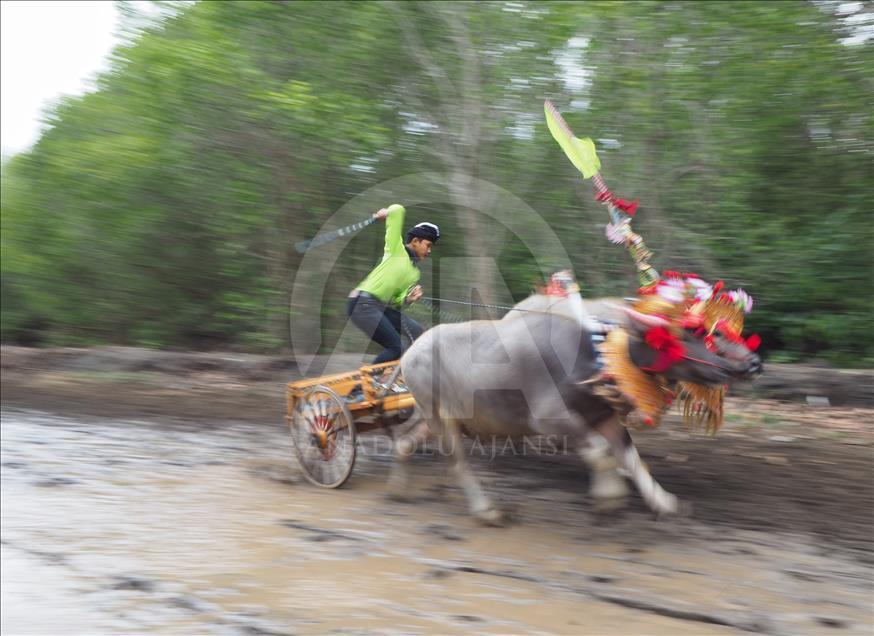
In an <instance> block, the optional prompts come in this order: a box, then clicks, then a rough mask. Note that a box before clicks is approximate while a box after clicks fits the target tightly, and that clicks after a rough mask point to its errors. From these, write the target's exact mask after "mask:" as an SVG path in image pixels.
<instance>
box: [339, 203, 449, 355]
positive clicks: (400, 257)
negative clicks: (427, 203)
mask: <svg viewBox="0 0 874 636" xmlns="http://www.w3.org/2000/svg"><path fill="white" fill-rule="evenodd" d="M405 213H406V211H405V210H404V207H403V206H402V205H398V204H394V205H391V206H389V207H388V208H383V209H381V210H380V211H379V212H377V213H375V214H374V215H373V218H374V219H376V220H378V221H385V226H386V227H385V249H384V251H383V256H382V260H381V261H380V262H379V264H378V265H377V266H376V267H375V268H374V269H373V270H372V271H371V272H370V274H368V275H367V277H366V278H365V279H364V280H363V281H361V282H360V283H359V284H358V286H357V287H356V288H355V289H353V290H352V292H351V293H350V294H349V300H348V303H347V307H346V311H347V314H348V315H349V319H350V320H351V321H352V323H353V324H354V325H355V326H356V327H358V328H359V329H361V331H363V332H364V333H365V334H366V335H367V336H368V337H369V338H371V339H372V340H373V341H374V342H376V343H377V344H379V345H381V346H382V347H383V351H382V353H380V354H379V355H378V356H376V358H375V359H374V360H373V364H380V363H383V362H390V361H392V360H397V359H399V358H400V357H401V353H402V352H403V347H402V336H403V335H406V336H407V338H408V339H409V340H410V342H412V341H413V340H415V339H416V338H418V337H419V336H421V335H422V332H423V329H422V327H421V325H419V323H417V322H416V321H415V320H413V319H412V318H410V317H409V316H407V315H405V314H404V313H403V311H402V310H403V307H404V305H409V304H412V303H414V302H416V301H417V300H419V298H421V297H422V286H421V285H419V284H418V283H419V277H420V276H421V272H420V271H419V263H421V262H422V261H423V260H425V259H426V258H428V256H430V254H431V248H432V247H433V245H434V244H435V243H436V242H437V241H438V240H439V239H440V228H438V227H437V226H436V225H434V224H433V223H428V222H423V223H419V224H417V225H415V226H413V228H412V229H410V230H409V231H408V232H407V234H406V241H404V240H402V238H401V229H402V228H403V225H404V215H405Z"/></svg>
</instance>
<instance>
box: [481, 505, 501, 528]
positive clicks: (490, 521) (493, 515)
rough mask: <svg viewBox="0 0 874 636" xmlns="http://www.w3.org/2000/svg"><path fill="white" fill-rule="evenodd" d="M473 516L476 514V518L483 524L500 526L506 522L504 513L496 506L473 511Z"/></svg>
mask: <svg viewBox="0 0 874 636" xmlns="http://www.w3.org/2000/svg"><path fill="white" fill-rule="evenodd" d="M474 516H476V520H477V521H479V522H480V523H481V524H482V525H484V526H490V527H493V528H500V527H502V526H505V525H506V524H507V517H506V515H505V514H504V513H503V512H501V511H500V510H498V509H497V508H486V509H485V510H480V511H479V512H475V513H474Z"/></svg>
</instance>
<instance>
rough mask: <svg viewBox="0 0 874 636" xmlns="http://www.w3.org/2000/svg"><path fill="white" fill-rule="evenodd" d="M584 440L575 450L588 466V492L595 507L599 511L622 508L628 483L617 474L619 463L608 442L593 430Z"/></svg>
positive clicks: (626, 494)
mask: <svg viewBox="0 0 874 636" xmlns="http://www.w3.org/2000/svg"><path fill="white" fill-rule="evenodd" d="M586 442H587V443H586V445H585V446H581V447H580V448H579V449H578V451H577V452H578V453H579V455H580V457H582V459H583V461H584V462H585V463H586V465H587V466H588V467H589V474H590V475H591V485H590V486H589V494H590V495H591V496H592V499H593V500H594V501H595V508H596V509H597V510H599V511H601V512H608V511H612V510H617V509H619V508H622V507H623V506H624V505H625V501H626V498H627V496H628V485H627V484H626V482H625V478H624V477H622V475H620V474H619V470H618V468H619V464H618V462H617V460H616V456H615V454H614V453H613V452H612V449H611V445H610V442H608V441H607V440H606V439H605V438H604V436H603V435H601V434H599V433H597V432H595V431H591V432H590V433H589V434H588V435H587V438H586Z"/></svg>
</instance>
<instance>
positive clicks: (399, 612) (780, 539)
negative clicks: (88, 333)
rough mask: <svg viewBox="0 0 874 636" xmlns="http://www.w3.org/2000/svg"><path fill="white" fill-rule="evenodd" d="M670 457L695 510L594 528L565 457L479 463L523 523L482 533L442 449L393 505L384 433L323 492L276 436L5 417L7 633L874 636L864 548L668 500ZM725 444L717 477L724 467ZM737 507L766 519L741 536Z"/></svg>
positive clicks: (633, 514) (172, 424)
mask: <svg viewBox="0 0 874 636" xmlns="http://www.w3.org/2000/svg"><path fill="white" fill-rule="evenodd" d="M727 444H728V442H727ZM670 448H671V451H670V453H668V452H662V451H660V450H659V448H655V450H653V451H652V453H651V454H650V456H649V460H650V461H651V463H652V464H653V469H654V472H655V474H656V475H657V476H659V475H660V474H661V475H664V476H665V479H664V481H665V485H666V486H667V487H669V488H672V489H674V490H675V491H678V494H680V496H682V497H684V498H685V499H689V498H693V499H694V498H697V499H698V501H695V502H693V503H694V504H695V505H698V504H703V514H702V515H698V516H693V518H691V519H677V520H668V521H655V520H653V519H652V517H651V516H650V515H649V514H648V513H647V511H646V510H645V509H644V507H643V504H642V503H641V502H640V501H639V500H633V501H632V503H631V506H630V508H629V509H628V510H627V511H625V512H624V513H622V514H620V515H618V516H616V517H611V518H607V519H605V518H602V517H599V516H597V515H595V514H594V513H593V511H592V510H591V508H590V505H589V501H588V498H587V497H586V487H587V484H586V477H585V474H584V471H583V470H582V469H581V467H580V466H578V465H577V464H576V462H575V461H574V460H573V459H572V458H569V457H557V458H556V457H553V458H538V457H512V458H499V459H498V460H495V461H489V460H488V459H484V458H479V459H476V458H475V459H474V467H475V470H477V472H478V474H479V476H480V477H481V478H483V480H484V483H485V485H486V487H487V488H488V489H489V490H490V492H492V493H493V494H494V495H495V497H496V499H497V500H499V501H500V502H501V504H502V505H503V507H504V508H506V509H509V510H510V511H511V512H512V514H513V516H514V520H515V522H514V524H513V525H511V526H510V527H507V528H483V527H480V526H478V525H476V524H475V523H474V522H473V521H471V520H470V519H469V518H468V517H467V516H466V510H465V503H464V501H463V500H462V498H461V494H460V493H459V492H458V491H456V489H455V488H454V487H451V486H450V485H447V484H448V482H447V480H446V476H445V470H444V466H443V463H442V461H441V460H440V458H439V457H435V456H428V455H421V456H417V457H416V458H415V461H414V464H413V468H414V473H415V488H414V492H415V493H416V496H415V498H414V501H413V503H410V504H400V503H394V502H391V501H389V500H387V499H386V498H385V496H384V494H385V489H384V486H383V482H384V480H385V477H386V475H387V472H388V467H389V463H388V457H387V456H385V454H384V453H385V452H386V451H387V449H388V444H387V442H386V443H384V444H373V443H371V444H370V445H368V446H367V447H366V448H365V449H363V451H362V452H363V453H364V454H363V456H360V457H359V461H358V464H357V466H356V470H355V473H354V475H353V477H352V480H351V481H350V483H349V486H348V487H346V488H343V489H340V490H336V491H320V490H317V489H315V488H314V487H312V486H310V485H308V484H307V483H306V482H303V481H302V480H300V478H299V476H298V474H297V472H296V470H295V469H294V464H293V461H292V460H291V454H292V451H291V442H290V440H289V439H288V437H287V435H286V434H285V431H284V430H283V428H282V427H281V426H278V425H277V426H270V425H261V426H259V425H254V424H249V423H239V422H211V424H210V426H209V427H204V426H202V425H200V424H198V423H196V422H191V421H175V420H173V419H170V418H163V417H157V418H156V417H149V418H142V419H119V418H97V417H85V416H77V417H75V418H74V417H70V418H65V417H58V416H55V415H52V414H49V413H43V412H38V411H33V410H26V409H18V408H4V410H3V411H2V521H3V524H2V610H0V613H2V632H3V633H4V634H37V633H40V634H45V633H66V634H95V633H101V634H104V633H106V634H109V633H131V632H137V633H143V632H148V633H167V634H191V633H208V634H212V633H214V634H297V633H356V634H369V633H372V634H382V633H387V632H389V633H443V634H445V633H469V632H476V633H505V634H506V633H525V634H528V633H561V634H641V633H647V634H690V635H691V634H695V635H699V634H728V633H743V632H753V633H766V634H823V633H835V634H870V633H871V630H872V606H871V603H872V591H874V586H872V570H871V560H870V557H869V558H868V559H867V560H866V558H865V557H864V555H865V554H867V552H866V545H865V543H864V541H861V543H860V541H859V540H858V537H856V535H853V536H854V537H856V538H855V544H853V545H855V546H856V549H855V550H844V549H838V550H835V549H832V548H833V546H831V545H829V542H828V541H827V540H826V539H825V538H823V535H817V534H816V533H815V532H811V531H809V530H810V528H808V527H803V528H802V527H800V526H799V525H798V524H793V523H791V522H788V521H787V522H786V523H782V524H781V513H780V509H779V505H778V504H779V503H780V499H779V498H778V496H779V493H775V492H773V491H770V490H768V488H762V489H761V492H760V496H758V497H753V496H752V495H751V493H752V492H753V490H754V489H743V488H735V489H734V491H729V490H726V491H724V492H723V493H722V496H723V497H724V498H725V501H726V502H727V503H726V504H724V505H722V504H720V502H719V495H718V493H716V492H714V491H708V492H707V494H706V495H705V494H703V493H704V486H703V485H702V484H700V483H699V484H696V485H695V486H694V487H692V486H686V487H685V488H684V487H679V488H673V486H674V485H677V486H680V485H681V484H684V483H685V484H688V483H689V477H690V474H688V473H677V472H676V471H687V470H689V467H690V465H691V464H694V463H695V460H694V459H688V460H682V461H678V460H677V457H681V456H682V454H683V452H684V451H685V452H686V453H687V454H688V453H690V449H689V448H685V449H684V447H683V446H682V443H679V442H675V443H674V444H673V445H672V446H671V447H670ZM678 448H679V450H678ZM852 448H853V449H854V450H861V449H860V448H859V447H856V446H854V447H852ZM715 450H716V447H714V448H711V449H710V451H711V452H710V454H709V456H708V457H709V459H707V461H708V462H710V465H711V466H714V467H716V468H717V469H718V467H719V466H718V462H729V460H730V458H731V457H733V456H731V455H728V454H726V453H715V452H714V451H715ZM868 450H870V449H868ZM671 453H673V459H666V458H667V457H668V455H670V454H671ZM644 455H645V456H646V452H645V449H644ZM827 457H828V456H827ZM824 461H825V460H824ZM763 465H765V466H768V467H769V468H770V469H771V470H774V471H777V470H780V469H781V468H783V467H782V466H777V465H770V464H767V462H764V463H763ZM860 465H861V464H860ZM672 471H673V472H672ZM720 473H721V474H722V475H723V476H725V475H734V477H735V478H737V479H741V478H743V477H744V475H737V474H736V473H732V472H731V471H730V470H729V469H728V468H726V470H725V471H720ZM746 477H747V478H749V477H750V475H749V474H747V475H746ZM674 481H675V482H676V484H672V483H671V482H674ZM779 486H780V484H779V483H778V484H777V486H774V484H772V488H773V487H779ZM847 486H851V484H847ZM684 490H685V491H684ZM799 496H801V498H802V499H803V493H801V494H800V495H799V493H785V497H784V499H785V500H788V501H790V502H791V501H792V500H793V497H794V499H798V498H799ZM745 497H749V498H750V501H745V502H741V503H738V501H737V500H738V498H741V499H743V498H745ZM787 505H788V504H787ZM860 505H864V501H863V502H861V504H860ZM744 506H746V508H744V509H748V508H749V507H756V509H757V512H758V514H761V515H763V517H765V518H770V519H772V520H773V521H774V523H772V524H770V525H768V526H767V527H764V528H762V529H755V528H756V523H749V521H750V519H753V521H754V520H755V519H756V517H755V515H754V514H753V516H752V517H747V518H746V519H745V520H742V522H741V523H733V522H732V519H733V518H734V517H736V515H734V514H733V511H734V510H735V508H743V507H744ZM763 506H764V507H765V509H764V510H763V509H762V507H763ZM769 507H770V510H768V508H769ZM699 509H701V507H700V506H699ZM848 510H850V512H849V513H848V514H852V510H854V508H850V509H848ZM720 511H722V512H720ZM720 514H722V515H723V517H725V519H723V518H720V517H719V515H720ZM751 514H752V513H751ZM841 521H842V520H838V519H833V520H832V523H841ZM846 521H848V522H849V521H853V520H852V519H847V520H846ZM863 521H864V517H860V518H857V519H856V520H855V522H856V523H861V522H863ZM750 526H752V527H750ZM860 546H861V548H860ZM859 555H862V558H860V557H859Z"/></svg>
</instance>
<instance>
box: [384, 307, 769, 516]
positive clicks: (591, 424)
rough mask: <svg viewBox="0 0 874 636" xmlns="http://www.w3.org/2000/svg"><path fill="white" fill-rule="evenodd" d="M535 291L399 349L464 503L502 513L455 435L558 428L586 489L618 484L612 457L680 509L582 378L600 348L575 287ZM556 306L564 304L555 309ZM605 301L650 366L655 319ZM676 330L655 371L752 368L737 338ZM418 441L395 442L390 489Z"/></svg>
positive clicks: (652, 496) (713, 372) (733, 373)
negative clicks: (559, 295) (502, 310)
mask: <svg viewBox="0 0 874 636" xmlns="http://www.w3.org/2000/svg"><path fill="white" fill-rule="evenodd" d="M540 296H541V297H540V298H536V297H535V298H534V299H528V300H527V301H523V303H520V305H519V307H520V308H527V309H531V311H526V312H512V314H513V315H511V316H508V317H505V318H504V319H502V320H497V321H472V322H466V323H460V324H445V325H439V326H437V327H435V328H433V329H431V330H430V331H428V332H426V333H425V334H424V335H423V336H422V337H421V338H419V339H418V340H417V341H416V342H415V343H414V344H413V345H412V346H411V347H410V349H409V350H408V351H407V352H406V353H405V354H404V356H403V357H402V359H401V369H402V373H403V377H404V379H405V381H406V383H407V385H408V387H409V388H410V390H411V391H412V393H413V395H414V396H415V398H416V404H417V406H416V411H415V413H414V415H413V417H414V418H419V419H421V420H423V421H425V422H427V425H428V427H429V428H430V430H431V431H432V432H433V433H435V434H437V435H438V437H439V438H440V439H441V449H443V450H445V452H446V453H447V454H448V455H449V456H450V458H451V460H452V466H453V471H454V473H455V476H456V477H457V479H458V480H459V482H460V484H461V486H462V488H463V489H464V491H465V493H466V495H467V497H468V501H469V504H470V510H471V512H472V513H473V514H474V515H475V516H476V517H478V518H479V519H480V520H482V521H484V522H486V523H500V521H501V517H502V515H501V512H500V511H499V510H498V509H497V508H495V506H494V505H493V504H492V502H491V501H490V499H489V498H488V496H487V495H486V493H485V492H484V491H483V489H482V487H481V486H480V484H479V481H478V480H477V479H476V477H475V476H474V475H473V473H472V472H471V469H470V467H469V464H468V461H467V458H466V457H465V453H464V450H463V446H462V438H463V436H464V435H465V434H467V435H469V436H474V437H478V438H489V437H492V438H494V437H501V438H507V437H510V438H518V437H523V436H551V437H554V438H555V437H558V438H561V439H562V440H565V442H566V443H567V446H568V447H570V448H573V449H574V450H576V452H577V453H578V454H579V455H580V456H581V457H582V459H583V460H584V461H586V462H587V464H588V465H589V467H590V468H591V469H592V471H593V476H594V477H593V481H592V490H591V494H592V495H593V496H594V497H596V498H598V499H611V498H614V497H618V496H621V495H623V494H624V492H625V490H626V487H625V483H624V481H623V480H622V479H621V478H620V477H619V476H618V474H617V472H616V467H617V465H618V467H619V468H620V469H622V470H623V471H624V472H625V473H626V474H627V475H628V476H629V477H630V478H631V480H632V481H633V482H634V484H635V485H636V487H637V488H638V490H639V492H640V493H641V495H642V497H643V498H644V500H645V501H646V503H647V504H648V506H649V507H650V508H651V509H652V510H653V511H654V512H656V513H657V514H666V513H668V514H669V513H675V512H677V511H678V508H679V502H678V500H677V498H676V497H675V496H674V495H672V494H670V493H668V492H666V491H665V490H664V489H663V488H662V487H661V486H660V485H659V484H658V483H657V482H656V481H655V480H654V479H653V478H652V476H651V475H650V473H649V471H648V470H647V468H646V466H645V465H644V463H643V462H642V460H641V458H640V456H639V455H638V452H637V450H636V448H635V447H634V444H633V443H632V441H631V437H630V435H629V434H628V432H627V430H626V428H625V427H624V426H623V425H622V424H621V423H620V419H619V416H618V414H617V412H616V411H615V410H614V408H613V407H612V406H611V404H610V403H609V402H608V401H606V400H604V399H603V398H602V397H600V396H599V395H597V394H596V393H595V392H594V391H593V390H592V385H591V384H588V383H587V382H586V381H587V380H589V379H591V378H592V377H593V376H595V375H596V373H597V371H598V368H597V359H596V352H595V349H594V346H593V344H592V339H591V338H590V334H589V332H588V331H587V330H586V328H585V325H586V324H587V320H586V319H585V316H583V318H581V317H580V314H579V312H578V311H577V309H578V308H575V304H576V303H575V302H574V301H575V298H573V297H572V298H571V299H570V302H566V303H565V304H561V303H557V302H556V299H555V298H550V297H546V296H542V295H540ZM577 297H578V296H577ZM567 300H568V299H563V302H564V301H567ZM557 306H560V307H562V308H563V310H559V311H556V309H557ZM609 307H610V308H611V309H610V310H611V311H618V312H620V313H621V314H622V316H623V317H624V318H627V319H626V320H625V321H624V322H625V326H624V327H623V328H624V329H625V331H626V332H627V333H628V336H629V348H628V352H629V355H630V358H631V360H632V361H633V363H634V364H635V365H636V366H637V367H639V368H641V369H648V368H652V366H653V364H654V362H655V360H656V357H657V355H658V353H657V352H656V351H655V350H654V349H653V348H651V347H650V346H649V345H648V344H647V343H646V342H644V334H645V333H646V332H647V331H648V330H650V329H652V328H653V326H654V324H657V323H658V321H659V320H664V319H663V318H658V317H655V316H649V315H643V314H640V313H638V312H635V311H634V310H631V309H629V308H627V307H626V308H624V309H620V308H617V307H616V306H615V305H612V304H610V305H609ZM547 309H548V310H547ZM680 337H681V338H682V343H683V345H684V347H685V354H684V356H683V358H682V359H681V360H679V361H677V362H676V363H675V364H672V365H671V366H670V367H669V368H668V369H666V370H664V371H663V372H662V374H661V375H662V376H663V377H665V378H666V379H667V380H668V381H670V382H675V381H686V382H693V383H696V384H698V385H704V386H720V385H724V384H725V383H727V382H728V381H729V380H732V379H735V378H744V377H747V376H750V375H752V374H755V373H757V372H758V371H759V370H760V368H761V365H760V361H759V358H758V356H756V355H755V354H754V353H752V352H751V351H749V349H747V348H746V347H745V346H744V345H743V343H737V342H727V341H726V342H720V343H719V348H718V349H715V350H714V347H713V341H712V340H711V341H710V342H708V343H705V340H704V338H703V337H702V336H701V333H700V330H699V331H698V332H696V331H693V330H691V329H690V330H683V331H681V336H680ZM420 429H421V427H420ZM418 441H419V440H418V439H416V438H415V436H409V437H407V438H401V439H400V440H399V442H398V444H397V447H396V459H397V460H398V461H396V462H395V468H394V469H393V470H394V472H393V476H392V480H393V482H394V487H395V488H398V487H400V485H401V484H402V483H403V481H404V479H405V471H406V468H405V463H406V460H407V459H408V458H409V456H410V454H411V453H412V451H413V449H414V448H415V445H416V443H417V442H418ZM610 451H612V453H611V452H610Z"/></svg>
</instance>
